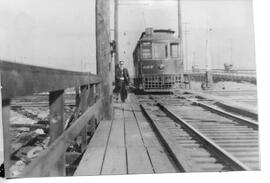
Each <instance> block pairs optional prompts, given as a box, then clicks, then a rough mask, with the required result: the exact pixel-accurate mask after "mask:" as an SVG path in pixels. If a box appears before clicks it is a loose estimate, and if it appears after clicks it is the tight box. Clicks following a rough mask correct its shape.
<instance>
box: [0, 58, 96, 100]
mask: <svg viewBox="0 0 270 183" xmlns="http://www.w3.org/2000/svg"><path fill="white" fill-rule="evenodd" d="M0 72H1V75H2V87H3V88H2V98H3V100H5V99H11V98H14V97H19V96H27V95H32V94H34V93H40V92H49V91H57V90H62V89H66V88H71V87H76V86H77V87H78V86H81V85H86V84H90V83H92V84H95V83H99V82H100V81H101V78H100V77H98V76H97V75H94V74H90V73H82V72H73V71H65V70H59V69H50V68H45V67H36V66H31V65H25V64H18V63H11V62H6V61H1V60H0Z"/></svg>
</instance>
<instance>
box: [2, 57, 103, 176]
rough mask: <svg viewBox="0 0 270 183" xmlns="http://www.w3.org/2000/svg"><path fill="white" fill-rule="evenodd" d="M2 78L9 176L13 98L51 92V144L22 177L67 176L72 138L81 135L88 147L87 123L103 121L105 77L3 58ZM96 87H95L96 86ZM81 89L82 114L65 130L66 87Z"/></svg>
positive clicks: (6, 166) (7, 174)
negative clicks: (100, 86)
mask: <svg viewBox="0 0 270 183" xmlns="http://www.w3.org/2000/svg"><path fill="white" fill-rule="evenodd" d="M0 81H1V86H2V89H1V92H0V94H1V93H2V119H1V120H2V124H3V129H4V130H3V132H4V156H5V157H4V164H5V175H6V177H7V178H11V177H13V176H12V175H11V172H10V170H9V168H10V167H11V160H10V157H11V154H10V140H11V138H10V130H9V129H10V121H9V118H10V100H11V99H13V98H15V97H21V96H31V95H33V94H35V93H41V92H49V116H50V117H49V120H50V130H49V131H50V132H49V136H50V145H49V147H48V148H47V149H46V150H45V151H44V152H43V153H41V155H40V156H39V157H38V158H37V159H35V160H33V161H32V162H31V163H30V164H29V165H27V167H26V169H25V170H24V171H23V172H22V173H21V174H20V175H18V176H19V177H34V176H48V175H54V176H63V175H65V158H64V156H65V155H64V153H65V151H66V149H67V147H68V146H69V145H70V144H71V143H72V140H73V139H74V138H76V137H77V136H78V135H81V137H82V141H83V142H84V144H82V147H81V151H82V152H83V151H84V150H85V146H86V139H87V125H88V123H89V122H90V120H91V119H92V118H93V117H94V118H98V119H96V120H93V121H92V122H95V121H97V120H100V119H101V118H102V116H101V115H100V111H101V110H100V109H101V105H102V100H103V99H102V98H100V97H99V99H98V100H97V98H96V96H97V95H98V96H100V94H99V92H100V89H99V84H100V82H101V77H100V76H98V75H94V74H91V73H82V72H74V71H66V70H60V69H52V68H45V67H37V66H32V65H26V64H19V63H12V62H7V61H2V60H0ZM94 86H95V87H94ZM73 87H75V88H80V92H79V93H77V96H79V97H76V100H77V101H76V104H77V108H78V110H77V111H79V112H78V113H80V114H81V116H78V115H77V117H78V119H75V121H73V123H72V125H71V126H70V127H69V128H67V129H66V130H65V131H64V124H63V123H64V120H63V113H64V110H63V109H64V97H63V95H64V90H65V89H67V88H73Z"/></svg>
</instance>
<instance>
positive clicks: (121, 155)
mask: <svg viewBox="0 0 270 183" xmlns="http://www.w3.org/2000/svg"><path fill="white" fill-rule="evenodd" d="M166 172H167V173H168V172H176V169H175V166H174V165H173V163H172V162H171V160H170V159H169V158H168V156H167V154H166V152H165V149H164V147H163V146H162V145H161V143H160V142H159V140H158V138H157V136H156V135H155V133H154V131H153V129H152V127H151V126H150V124H149V123H148V122H147V120H146V119H145V118H144V116H143V114H142V112H141V109H140V107H139V105H138V103H137V102H136V98H135V96H134V95H132V94H130V96H129V99H128V100H127V102H126V103H124V104H122V103H114V119H113V120H112V121H102V122H100V124H99V126H98V128H97V130H96V132H95V134H94V136H93V138H92V139H91V141H90V143H89V145H88V147H87V150H86V152H85V154H84V156H83V158H82V159H81V162H80V164H79V166H78V168H77V170H76V171H75V175H104V174H139V173H166Z"/></svg>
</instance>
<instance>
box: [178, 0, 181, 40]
mask: <svg viewBox="0 0 270 183" xmlns="http://www.w3.org/2000/svg"><path fill="white" fill-rule="evenodd" d="M177 5H178V6H177V7H178V38H179V39H180V40H181V41H182V14H181V0H178V1H177Z"/></svg>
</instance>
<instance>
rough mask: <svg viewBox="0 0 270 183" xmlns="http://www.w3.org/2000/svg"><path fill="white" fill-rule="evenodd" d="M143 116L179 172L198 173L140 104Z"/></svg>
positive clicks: (181, 150)
mask: <svg viewBox="0 0 270 183" xmlns="http://www.w3.org/2000/svg"><path fill="white" fill-rule="evenodd" d="M140 107H141V109H142V112H143V114H144V115H145V116H146V118H147V119H148V120H149V121H150V123H151V125H152V127H153V129H154V130H155V132H156V134H157V135H158V137H159V138H160V140H161V142H162V143H163V145H164V146H165V147H166V149H167V151H168V153H169V155H170V156H171V157H172V159H173V161H174V162H175V165H176V166H177V168H178V169H179V170H180V171H181V172H199V169H198V168H197V166H194V165H193V164H192V163H191V161H190V158H189V157H187V156H186V155H185V153H179V152H184V151H185V150H184V149H182V148H181V147H180V146H179V145H177V144H176V143H175V142H174V141H173V140H172V139H170V138H169V137H168V134H167V133H166V131H165V130H164V129H163V128H162V127H161V126H160V125H159V124H158V123H157V122H156V121H155V120H154V119H153V118H152V117H151V115H150V114H149V113H148V112H147V110H146V107H145V105H142V104H140Z"/></svg>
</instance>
